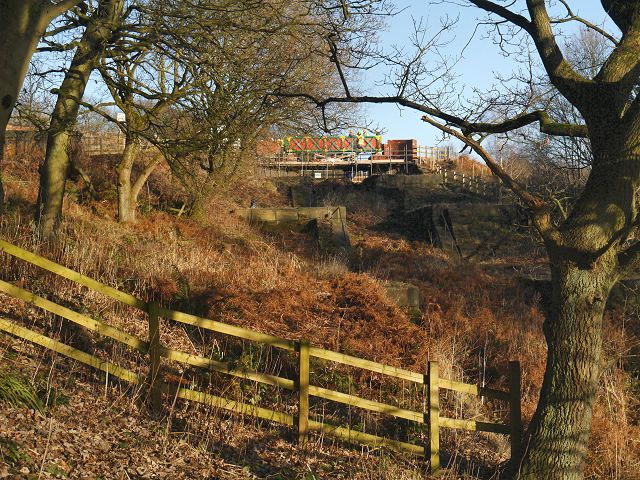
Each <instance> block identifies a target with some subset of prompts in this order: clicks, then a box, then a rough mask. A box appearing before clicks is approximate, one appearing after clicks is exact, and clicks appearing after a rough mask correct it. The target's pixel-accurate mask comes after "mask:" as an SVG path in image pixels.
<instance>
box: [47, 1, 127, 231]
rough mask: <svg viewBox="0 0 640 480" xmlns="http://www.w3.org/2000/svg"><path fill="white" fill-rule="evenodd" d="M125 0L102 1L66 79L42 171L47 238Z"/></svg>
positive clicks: (55, 221) (59, 212)
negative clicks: (83, 108) (92, 79)
mask: <svg viewBox="0 0 640 480" xmlns="http://www.w3.org/2000/svg"><path fill="white" fill-rule="evenodd" d="M122 8H123V0H102V1H101V2H100V5H99V7H98V8H97V10H96V11H95V13H94V14H93V16H92V17H91V22H90V24H89V25H88V26H87V29H86V30H85V32H84V34H83V35H82V39H81V40H80V42H79V44H78V48H77V50H76V53H75V55H74V57H73V60H72V61H71V66H70V67H69V70H68V71H67V74H66V75H65V78H64V80H63V82H62V86H61V87H60V89H59V91H58V98H57V101H56V105H55V107H54V110H53V113H52V116H51V122H50V125H49V136H48V138H47V152H46V155H45V160H44V164H43V165H42V167H41V169H40V190H39V192H38V203H37V206H36V218H35V220H36V221H37V222H38V223H39V225H40V232H41V234H42V235H43V236H45V237H48V236H50V235H52V234H53V233H54V232H55V230H56V229H57V226H58V224H59V223H60V220H61V218H62V204H63V199H64V190H65V184H66V180H67V173H68V170H69V136H70V135H71V134H72V133H73V130H74V128H75V125H76V120H77V117H78V110H79V108H80V103H79V102H80V100H81V99H82V97H83V95H84V92H85V89H86V86H87V82H88V81H89V76H90V75H91V72H92V71H93V69H94V68H95V66H96V65H97V62H99V60H100V58H101V57H102V55H104V53H105V50H106V48H107V46H108V44H109V42H110V41H111V40H113V37H114V36H115V35H117V34H116V33H115V31H116V29H115V28H114V26H115V25H117V23H118V20H119V18H120V16H121V14H122Z"/></svg>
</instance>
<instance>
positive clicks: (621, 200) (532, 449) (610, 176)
mask: <svg viewBox="0 0 640 480" xmlns="http://www.w3.org/2000/svg"><path fill="white" fill-rule="evenodd" d="M592 128H593V129H594V130H595V129H597V131H598V132H599V133H598V134H595V135H593V136H592V139H591V141H592V149H593V152H594V161H593V165H592V170H591V174H590V176H589V179H588V181H587V184H586V185H585V189H584V191H583V193H582V194H581V195H580V198H578V200H577V201H576V204H575V206H574V208H573V210H572V212H571V214H570V215H569V217H568V218H567V219H566V220H565V221H564V223H563V224H562V225H561V226H560V227H559V228H558V231H557V235H555V236H549V237H548V238H547V239H545V243H546V247H547V252H548V254H549V262H550V268H551V276H552V285H553V296H552V302H551V306H550V309H549V311H548V312H547V318H546V321H545V324H544V334H545V337H546V340H547V345H548V353H547V365H546V370H545V376H544V381H543V384H542V388H541V392H540V401H539V403H538V407H537V409H536V412H535V415H534V417H533V419H532V422H531V424H530V427H529V429H528V431H527V436H526V438H525V441H524V444H523V447H524V448H526V453H525V454H524V460H523V462H522V463H521V466H520V469H519V472H520V474H521V475H522V477H521V478H526V479H545V480H555V479H557V480H560V479H562V480H579V479H582V478H583V476H584V469H585V461H586V456H587V446H588V441H589V434H590V431H591V421H592V415H593V408H594V402H595V398H596V392H597V386H598V381H599V378H600V376H601V374H602V371H603V368H604V365H605V363H606V359H604V358H603V352H602V327H603V314H604V308H605V304H606V301H607V298H608V296H609V292H610V291H611V288H612V287H613V285H614V284H615V283H616V282H617V281H618V280H619V277H620V275H622V274H623V273H624V270H625V269H624V268H623V266H622V265H621V263H620V258H619V254H620V252H621V251H622V250H623V248H624V247H623V246H622V245H621V244H624V238H626V235H624V234H622V233H621V232H624V231H625V229H626V228H627V227H628V226H630V225H632V224H633V222H634V221H635V219H636V207H635V192H636V191H637V189H638V178H639V172H638V168H639V165H638V162H637V161H636V158H637V155H636V154H635V150H636V149H637V148H638V147H637V146H636V145H635V141H633V139H632V138H631V137H633V136H634V135H630V130H627V131H626V132H625V130H624V129H621V128H618V127H617V126H616V127H615V128H614V127H612V125H611V124H607V123H606V122H600V124H599V125H596V126H593V125H590V126H589V129H590V130H592Z"/></svg>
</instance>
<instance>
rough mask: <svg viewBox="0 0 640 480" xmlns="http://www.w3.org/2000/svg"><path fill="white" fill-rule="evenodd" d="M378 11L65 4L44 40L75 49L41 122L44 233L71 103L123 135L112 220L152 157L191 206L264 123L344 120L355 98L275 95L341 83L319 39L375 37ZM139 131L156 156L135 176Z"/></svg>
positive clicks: (321, 125)
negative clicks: (99, 93)
mask: <svg viewBox="0 0 640 480" xmlns="http://www.w3.org/2000/svg"><path fill="white" fill-rule="evenodd" d="M345 5H346V4H345ZM376 8H378V5H377V4H376V2H373V3H371V4H370V3H365V4H359V3H358V2H355V3H354V4H353V6H352V13H351V14H350V15H348V16H346V17H345V16H344V11H343V8H342V5H341V4H340V5H337V6H336V5H333V4H330V3H327V4H324V3H322V2H321V3H316V2H308V1H307V0H298V1H296V2H293V3H290V2H262V1H258V2H248V3H247V2H241V3H238V2H235V1H230V0H218V1H202V0H168V1H163V2H158V1H155V0H127V1H125V0H97V1H96V3H90V4H82V5H81V6H79V7H77V8H75V9H73V10H72V11H71V12H70V14H69V15H67V16H66V17H65V19H64V21H63V22H60V23H59V24H58V25H57V26H56V28H55V29H54V30H53V31H52V32H50V33H49V34H48V35H47V37H46V45H45V46H44V48H43V50H45V51H68V50H73V51H74V56H73V59H72V61H71V64H70V66H69V68H68V69H66V70H65V72H66V73H65V75H64V80H63V82H62V85H61V86H60V87H59V88H57V89H56V90H55V92H56V95H57V101H56V106H55V108H54V111H53V114H52V116H51V119H50V121H49V125H48V128H47V133H48V142H47V153H46V158H45V162H44V165H43V166H42V167H41V171H40V173H41V181H40V189H39V195H38V205H37V212H36V220H38V221H39V224H40V230H41V232H42V234H43V235H45V236H49V235H51V234H52V233H53V232H54V231H55V229H56V228H57V224H58V222H59V220H60V217H61V213H62V200H63V197H64V189H65V181H66V178H67V174H68V170H69V167H70V160H69V155H68V150H69V136H70V134H71V133H72V131H73V130H74V129H75V128H76V125H77V119H78V113H79V111H80V108H83V109H84V110H85V111H90V112H91V114H92V115H100V116H102V117H103V118H104V119H106V120H108V121H110V122H113V124H114V125H116V126H117V128H118V129H119V130H120V131H121V132H122V133H123V134H124V136H125V150H124V152H123V156H122V159H121V162H120V164H119V166H118V186H117V191H118V210H119V218H120V220H121V221H132V220H134V219H135V206H136V203H137V196H138V193H139V192H140V189H141V187H142V185H143V184H144V182H145V181H146V179H147V178H148V175H149V174H150V173H151V171H152V170H153V168H154V167H155V166H156V165H157V164H158V163H159V162H160V161H162V158H164V159H166V160H167V161H169V163H170V165H171V166H172V168H173V171H174V172H175V173H176V174H177V175H179V176H180V177H181V178H182V179H183V180H184V182H185V184H186V185H188V190H190V191H191V192H192V193H193V195H192V203H193V204H194V208H193V209H192V210H193V212H194V213H195V212H196V211H197V210H198V209H199V207H197V206H196V203H197V199H201V198H202V197H203V194H206V192H208V191H209V187H210V186H211V185H213V184H214V182H215V180H214V177H217V179H218V180H220V179H221V178H223V177H224V176H227V177H228V176H229V175H232V174H234V172H236V171H237V168H236V167H237V165H238V161H239V160H240V159H241V158H243V156H242V155H239V154H238V153H239V152H246V151H248V147H249V145H250V144H251V143H252V142H253V141H254V140H255V138H256V137H257V136H258V133H259V132H261V131H262V130H263V129H264V128H266V127H268V128H270V129H271V130H272V131H277V130H280V131H287V132H291V131H295V130H296V129H297V130H298V131H305V132H308V133H309V132H314V131H319V130H327V131H328V130H331V129H333V128H336V127H338V126H344V125H347V124H353V121H354V118H353V117H354V116H355V115H356V113H355V112H356V110H357V108H356V107H354V106H353V105H335V106H330V107H328V108H325V109H324V111H323V112H322V113H323V115H321V114H320V112H319V111H318V110H316V109H314V108H311V107H310V106H309V105H308V103H306V102H303V101H301V100H300V99H297V98H294V97H289V98H286V97H283V96H280V95H278V93H279V92H281V91H289V92H290V91H296V90H300V89H302V86H303V85H304V88H306V89H310V90H312V91H315V92H317V93H319V94H323V95H326V94H331V93H336V92H337V91H339V90H340V88H341V82H340V77H339V74H338V72H336V71H335V69H334V68H333V67H332V62H333V57H332V55H333V53H332V50H331V47H330V42H328V38H329V37H332V38H333V37H335V36H337V35H341V36H342V38H344V39H345V41H349V42H354V46H355V45H356V44H357V43H358V42H361V41H362V38H364V37H365V36H367V35H369V36H371V35H374V34H375V28H376V27H377V26H378V25H379V22H380V20H375V17H374V16H373V15H372V13H374V12H375V11H376ZM78 31H79V32H81V35H79V36H78V35H77V34H75V33H74V32H78ZM96 72H99V74H100V77H101V78H102V81H103V82H104V85H105V86H106V89H107V91H108V92H109V94H110V96H111V99H110V100H108V101H101V102H100V103H99V104H97V105H96V104H93V103H92V102H89V101H87V100H85V99H84V98H83V97H84V93H85V89H86V85H87V82H88V79H89V76H90V75H92V73H93V74H94V75H95V73H96ZM93 78H96V77H95V76H94V77H93ZM114 108H117V109H119V110H121V111H123V112H124V113H125V117H126V120H125V122H120V123H119V122H116V121H115V118H114ZM141 139H144V140H145V141H147V142H150V143H151V144H153V145H155V147H156V148H157V149H158V151H160V152H161V153H162V156H156V157H154V159H153V160H152V161H151V162H150V163H149V164H147V165H146V166H145V168H144V171H143V173H142V174H141V175H140V176H139V177H138V178H136V179H133V178H132V177H131V175H132V171H133V170H132V167H133V161H134V159H135V158H136V153H137V145H138V144H139V142H140V140H141ZM234 145H235V147H233V148H231V147H232V146H234ZM238 145H240V146H241V148H240V149H238V148H236V147H237V146H238ZM196 207H197V208H196Z"/></svg>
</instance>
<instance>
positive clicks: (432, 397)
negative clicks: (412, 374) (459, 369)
mask: <svg viewBox="0 0 640 480" xmlns="http://www.w3.org/2000/svg"><path fill="white" fill-rule="evenodd" d="M426 383H427V386H428V392H427V393H428V395H429V411H428V419H427V420H428V424H429V463H430V465H431V475H433V476H434V477H439V476H440V430H439V428H440V395H439V387H438V362H429V371H428V373H427V382H426Z"/></svg>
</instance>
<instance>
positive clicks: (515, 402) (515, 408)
mask: <svg viewBox="0 0 640 480" xmlns="http://www.w3.org/2000/svg"><path fill="white" fill-rule="evenodd" d="M509 426H510V427H511V456H512V457H513V456H514V455H516V454H517V452H518V450H519V449H520V441H521V439H522V438H521V437H522V413H521V410H520V362H517V361H513V362H509Z"/></svg>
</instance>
